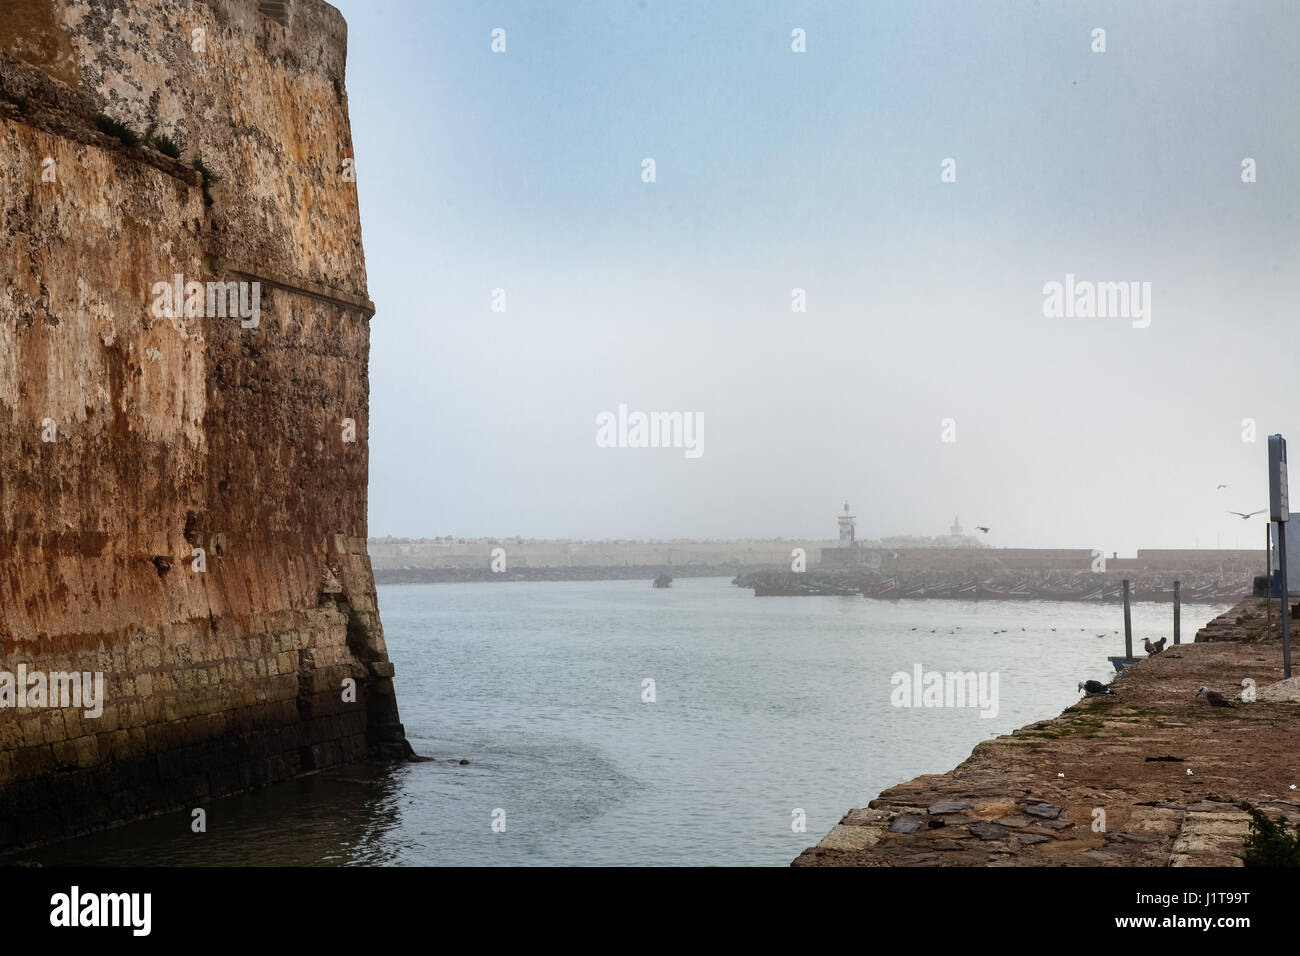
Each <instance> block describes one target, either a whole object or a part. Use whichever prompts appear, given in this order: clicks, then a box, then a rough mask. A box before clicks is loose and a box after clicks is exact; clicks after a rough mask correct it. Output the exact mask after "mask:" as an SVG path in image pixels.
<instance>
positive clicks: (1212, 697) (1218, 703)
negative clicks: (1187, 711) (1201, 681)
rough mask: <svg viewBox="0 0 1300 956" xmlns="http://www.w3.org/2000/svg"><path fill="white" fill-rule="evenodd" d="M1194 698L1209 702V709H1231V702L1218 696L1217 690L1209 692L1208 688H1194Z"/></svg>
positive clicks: (1220, 695)
mask: <svg viewBox="0 0 1300 956" xmlns="http://www.w3.org/2000/svg"><path fill="white" fill-rule="evenodd" d="M1196 696H1197V697H1204V698H1205V699H1206V700H1207V701H1209V702H1210V706H1211V707H1231V706H1232V702H1231V701H1230V700H1228V699H1227V698H1226V697H1224V696H1223V695H1222V694H1220V693H1219V692H1218V691H1217V690H1210V689H1209V688H1208V687H1205V686H1201V687H1198V688H1196Z"/></svg>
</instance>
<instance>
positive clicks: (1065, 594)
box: [735, 569, 1255, 604]
mask: <svg viewBox="0 0 1300 956" xmlns="http://www.w3.org/2000/svg"><path fill="white" fill-rule="evenodd" d="M1125 580H1128V581H1129V582H1130V599H1131V600H1133V601H1162V602H1172V601H1173V600H1174V584H1175V582H1178V585H1179V589H1178V593H1179V597H1180V599H1181V600H1182V601H1186V602H1200V603H1206V604H1210V603H1223V602H1226V601H1236V600H1238V599H1240V598H1241V597H1243V596H1244V595H1246V594H1249V593H1251V591H1252V590H1253V588H1254V587H1255V583H1254V577H1253V576H1252V575H1251V574H1250V573H1249V572H1248V571H1239V572H1235V573H1234V572H1223V573H1220V572H1217V571H1190V572H1169V571H1166V572H1150V571H1147V572H1142V573H1137V572H1134V571H1127V572H1118V571H1113V572H1107V573H1093V572H1089V571H1052V572H1048V571H1038V572H1023V571H994V572H987V571H986V572H983V573H976V572H971V571H920V570H918V571H897V572H893V573H889V572H884V571H862V570H847V569H837V570H822V569H818V570H812V571H807V572H801V573H796V572H792V571H786V570H770V569H765V570H757V571H747V572H744V573H742V574H740V575H738V576H737V577H736V582H735V583H736V584H737V585H739V586H740V587H745V588H752V589H753V590H754V594H755V595H756V596H758V597H799V596H809V597H814V596H822V595H848V594H861V595H862V596H864V597H868V598H877V599H880V600H927V599H928V600H945V599H946V600H958V601H1017V600H1019V601H1114V602H1118V601H1122V600H1123V598H1124V581H1125Z"/></svg>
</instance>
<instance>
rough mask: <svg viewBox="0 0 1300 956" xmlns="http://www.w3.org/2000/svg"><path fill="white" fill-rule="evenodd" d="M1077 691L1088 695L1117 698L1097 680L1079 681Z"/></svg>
mask: <svg viewBox="0 0 1300 956" xmlns="http://www.w3.org/2000/svg"><path fill="white" fill-rule="evenodd" d="M1079 690H1081V691H1084V692H1085V693H1089V694H1111V695H1113V696H1118V695H1117V694H1115V692H1114V691H1113V690H1111V689H1110V688H1109V687H1107V686H1106V685H1105V684H1103V683H1102V682H1101V681H1099V680H1081V681H1079Z"/></svg>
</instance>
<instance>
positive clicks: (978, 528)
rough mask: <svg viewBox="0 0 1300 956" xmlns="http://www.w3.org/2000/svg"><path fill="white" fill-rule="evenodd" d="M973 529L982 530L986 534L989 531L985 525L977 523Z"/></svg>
mask: <svg viewBox="0 0 1300 956" xmlns="http://www.w3.org/2000/svg"><path fill="white" fill-rule="evenodd" d="M975 530H976V531H983V532H984V533H985V534H988V533H989V529H988V528H986V527H984V526H983V525H982V524H977V525H976V526H975Z"/></svg>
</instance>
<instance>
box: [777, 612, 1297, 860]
mask: <svg viewBox="0 0 1300 956" xmlns="http://www.w3.org/2000/svg"><path fill="white" fill-rule="evenodd" d="M1278 624H1279V618H1278V608H1277V602H1276V601H1274V606H1273V608H1272V615H1271V626H1270V615H1269V610H1268V608H1266V606H1265V602H1264V599H1262V598H1253V597H1252V598H1247V599H1245V600H1243V601H1241V602H1240V603H1239V604H1237V605H1236V606H1235V607H1233V608H1232V610H1230V611H1228V612H1227V613H1226V614H1223V615H1221V616H1220V617H1218V618H1216V619H1215V620H1214V621H1213V622H1211V623H1210V624H1209V625H1207V626H1206V628H1204V629H1203V630H1202V632H1199V633H1198V634H1197V637H1196V641H1195V642H1194V643H1192V644H1181V645H1176V646H1172V647H1169V648H1168V649H1166V650H1165V651H1163V652H1162V653H1160V654H1157V655H1156V656H1154V657H1150V658H1148V659H1145V660H1142V661H1139V662H1138V663H1136V664H1134V665H1132V666H1130V667H1129V668H1127V669H1126V670H1125V671H1124V672H1123V673H1122V674H1121V675H1120V676H1118V677H1117V678H1116V679H1115V681H1114V683H1113V684H1112V688H1113V689H1114V690H1115V692H1116V693H1115V694H1114V695H1105V696H1101V695H1099V696H1092V697H1086V698H1084V699H1081V700H1080V701H1079V703H1077V704H1075V705H1073V706H1071V707H1069V708H1067V709H1066V710H1065V711H1064V712H1063V713H1062V714H1061V715H1060V716H1058V717H1055V718H1052V719H1050V720H1042V721H1038V722H1036V723H1032V724H1029V725H1028V726H1024V727H1021V728H1019V729H1017V730H1015V731H1014V732H1012V733H1011V734H1006V735H1003V736H1000V737H997V738H995V739H992V740H988V741H985V742H983V743H981V744H979V745H978V746H977V747H975V749H974V750H973V751H972V753H971V755H970V756H969V757H968V758H967V759H966V760H965V761H963V762H962V763H961V764H960V765H959V766H957V767H956V768H954V769H953V770H951V771H949V772H947V773H942V774H927V775H923V776H920V777H916V778H914V779H912V780H908V781H906V782H903V783H899V784H897V785H896V786H892V787H889V788H888V789H886V790H884V791H883V792H882V793H880V794H879V796H877V797H876V798H875V799H873V800H871V801H870V802H869V803H868V804H867V806H865V807H862V808H859V809H853V810H850V811H849V812H848V813H847V814H845V815H844V817H843V818H842V819H841V820H840V822H839V823H838V824H837V825H836V826H835V827H833V828H832V829H831V831H830V832H829V833H827V834H826V835H825V836H824V837H823V838H822V839H821V841H820V842H818V843H817V845H816V846H813V847H810V848H808V849H807V850H805V851H804V852H803V853H802V854H801V855H800V856H799V857H798V859H797V860H795V861H794V862H795V865H797V866H990V865H992V866H1240V865H1242V861H1243V856H1244V847H1245V841H1246V837H1247V832H1248V828H1249V824H1250V819H1251V818H1250V815H1249V810H1250V809H1251V808H1256V809H1259V810H1262V811H1264V812H1266V813H1267V814H1268V815H1269V817H1270V818H1276V817H1279V816H1280V817H1282V818H1283V819H1284V820H1285V821H1286V822H1287V824H1288V825H1289V826H1292V827H1294V826H1296V825H1300V798H1297V797H1296V790H1294V789H1293V788H1294V787H1295V786H1297V785H1300V780H1297V779H1296V775H1295V773H1294V766H1295V764H1294V741H1295V738H1296V735H1297V733H1300V708H1298V707H1297V703H1298V702H1300V686H1298V685H1300V681H1297V680H1294V679H1293V680H1291V681H1286V682H1283V681H1282V680H1281V678H1282V654H1281V648H1280V646H1279V645H1280V639H1279V632H1280V628H1279V626H1278ZM1202 685H1204V686H1207V687H1210V688H1212V689H1217V690H1218V691H1220V692H1221V693H1222V694H1223V695H1224V696H1225V697H1226V698H1228V699H1229V700H1230V701H1231V702H1232V703H1233V706H1231V707H1212V706H1210V705H1209V704H1208V702H1207V701H1205V700H1204V699H1202V698H1200V697H1198V696H1197V694H1196V689H1197V688H1198V687H1200V686H1202ZM1243 698H1246V699H1243Z"/></svg>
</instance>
